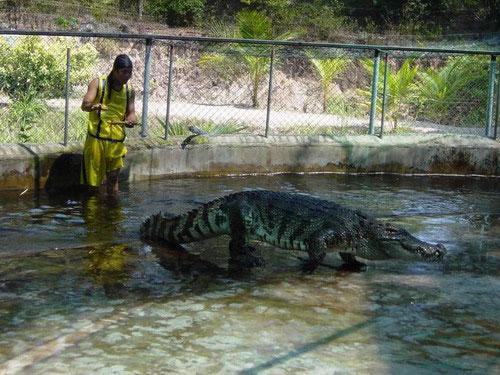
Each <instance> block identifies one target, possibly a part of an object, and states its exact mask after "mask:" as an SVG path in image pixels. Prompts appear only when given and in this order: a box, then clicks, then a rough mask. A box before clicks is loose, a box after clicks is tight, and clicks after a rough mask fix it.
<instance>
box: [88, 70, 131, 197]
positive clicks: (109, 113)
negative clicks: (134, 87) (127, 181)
mask: <svg viewBox="0 0 500 375" xmlns="http://www.w3.org/2000/svg"><path fill="white" fill-rule="evenodd" d="M108 90H109V88H108V86H107V82H106V77H105V76H104V77H101V78H100V79H99V87H98V90H97V96H96V100H95V102H94V104H97V103H101V104H102V105H103V106H105V107H107V108H106V110H99V111H92V112H90V113H89V118H88V121H87V138H86V139H85V145H84V146H83V164H82V173H81V183H82V184H85V185H90V186H96V187H97V186H100V185H101V184H102V183H103V181H104V180H105V178H106V173H107V172H111V171H114V170H116V169H120V168H122V167H123V158H124V157H125V154H126V153H127V148H126V147H125V145H124V143H123V141H125V136H126V135H125V129H124V126H123V125H120V124H114V123H113V122H116V121H118V122H119V121H123V120H124V119H125V114H126V112H127V107H128V101H129V88H128V85H123V87H122V89H121V90H120V91H115V90H112V93H111V99H110V98H108Z"/></svg>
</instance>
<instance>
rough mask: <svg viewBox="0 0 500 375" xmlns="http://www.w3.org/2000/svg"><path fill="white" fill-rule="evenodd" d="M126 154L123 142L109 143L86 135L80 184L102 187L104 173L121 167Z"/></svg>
mask: <svg viewBox="0 0 500 375" xmlns="http://www.w3.org/2000/svg"><path fill="white" fill-rule="evenodd" d="M126 153H127V148H126V147H125V145H124V144H123V142H116V143H115V142H109V141H105V140H101V139H97V138H94V137H92V136H90V135H87V139H86V140H85V145H84V146H83V165H82V173H81V178H80V182H81V183H82V184H84V185H89V186H95V187H98V186H100V185H102V183H103V182H104V180H105V179H106V173H108V172H111V171H114V170H116V169H120V168H122V167H123V165H124V163H123V158H124V156H125V155H126Z"/></svg>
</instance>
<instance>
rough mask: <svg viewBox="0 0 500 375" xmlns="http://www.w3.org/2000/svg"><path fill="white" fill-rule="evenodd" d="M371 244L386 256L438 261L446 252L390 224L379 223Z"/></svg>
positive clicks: (444, 249) (440, 247) (439, 246)
mask: <svg viewBox="0 0 500 375" xmlns="http://www.w3.org/2000/svg"><path fill="white" fill-rule="evenodd" d="M376 232H377V233H376V235H375V237H374V238H372V239H371V241H370V242H371V244H370V245H372V246H374V247H375V248H376V249H377V250H378V252H380V253H381V254H385V255H386V256H387V258H396V259H407V260H422V261H426V262H439V261H441V260H442V259H443V257H444V255H445V254H446V248H445V247H444V246H443V245H442V244H440V243H438V244H436V245H433V244H430V243H428V242H424V241H421V240H419V239H418V238H416V237H414V236H412V235H411V234H410V233H409V232H408V231H406V230H405V229H403V228H398V227H396V226H394V225H392V224H379V225H378V228H377V231H376Z"/></svg>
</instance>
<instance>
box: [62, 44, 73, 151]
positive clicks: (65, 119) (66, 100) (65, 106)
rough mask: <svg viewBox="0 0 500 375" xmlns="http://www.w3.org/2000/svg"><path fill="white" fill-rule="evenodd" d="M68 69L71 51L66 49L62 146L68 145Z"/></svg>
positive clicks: (69, 67)
mask: <svg viewBox="0 0 500 375" xmlns="http://www.w3.org/2000/svg"><path fill="white" fill-rule="evenodd" d="M70 69H71V50H70V49H69V48H67V49H66V82H65V85H64V95H65V102H64V140H63V144H64V146H66V145H67V144H68V125H69V124H68V121H69V86H70Z"/></svg>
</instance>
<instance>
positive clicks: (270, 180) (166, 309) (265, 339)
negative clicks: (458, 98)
mask: <svg viewBox="0 0 500 375" xmlns="http://www.w3.org/2000/svg"><path fill="white" fill-rule="evenodd" d="M251 188H266V189H273V190H280V191H290V192H303V193H309V194H312V195H315V196H318V197H321V198H324V199H329V200H334V201H337V202H338V203H341V204H345V205H349V206H351V207H356V208H361V209H363V210H364V211H366V212H368V213H370V214H372V215H375V216H377V217H379V218H381V219H382V220H387V221H391V222H393V223H396V224H398V225H402V226H404V227H405V228H406V229H408V230H409V231H410V232H412V233H413V234H414V235H416V236H417V237H419V238H421V239H423V240H426V241H429V242H433V243H435V242H442V243H443V244H444V245H445V246H446V247H447V248H448V251H449V254H448V255H447V257H446V259H445V261H444V263H443V264H424V263H418V262H399V261H383V262H368V269H367V271H366V272H363V273H347V272H343V271H339V270H337V269H335V268H336V267H338V266H339V265H340V260H339V259H338V258H337V257H336V256H335V255H334V254H331V255H328V257H327V258H326V260H325V262H324V263H325V265H324V266H322V267H320V268H319V269H318V270H317V271H316V272H315V273H314V274H312V275H304V274H301V272H300V271H299V267H300V261H299V260H298V259H297V258H296V255H297V256H303V255H304V254H301V253H296V254H295V253H290V252H287V251H284V250H279V249H275V248H273V247H271V246H267V245H259V246H258V249H259V250H258V251H259V253H260V255H261V256H262V257H263V258H264V259H265V261H266V266H265V267H263V268H261V269H255V270H252V271H249V272H246V273H244V274H242V273H235V272H232V271H231V270H229V269H228V267H227V256H228V254H227V238H218V239H215V240H210V241H204V242H201V243H196V244H191V245H189V247H188V249H189V250H190V251H191V255H189V256H186V255H182V254H179V253H178V252H176V251H174V250H173V249H167V248H164V247H160V246H154V245H151V244H145V243H142V242H141V241H140V240H139V239H138V233H137V232H138V227H139V224H140V223H141V221H142V220H143V219H144V218H145V217H146V216H148V215H150V214H151V213H155V212H157V211H158V210H160V209H161V210H167V211H169V212H173V213H177V212H182V211H185V210H187V209H190V208H193V207H195V206H197V205H199V204H201V203H204V202H206V201H208V200H211V199H213V198H215V197H218V196H220V195H223V194H227V193H230V192H235V191H241V190H243V189H251ZM123 189H124V191H123V192H121V194H120V199H119V202H118V203H116V204H110V203H109V202H106V201H105V200H104V199H102V198H89V199H85V200H79V199H77V198H74V197H56V198H54V197H50V198H49V197H46V196H44V195H41V196H36V197H33V196H27V194H24V195H22V196H19V193H14V192H12V193H2V194H0V236H1V237H2V240H1V242H0V258H1V262H0V373H6V374H7V373H21V374H23V373H25V374H33V373H36V374H88V373H95V374H157V373H229V374H231V373H247V374H260V373H262V374H285V373H314V374H332V373H367V374H387V373H394V374H404V373H408V374H414V373H418V374H426V373H460V372H468V373H477V374H485V373H491V374H493V373H499V372H500V362H499V358H500V325H499V318H498V316H499V314H498V311H499V310H500V302H499V298H498V296H499V292H500V279H499V269H500V268H499V265H500V260H499V257H500V236H499V235H500V203H499V202H500V201H499V197H500V194H499V190H498V179H485V178H462V177H453V178H443V177H404V176H399V177H398V176H338V175H288V176H248V177H235V178H229V177H225V178H211V179H178V180H173V179H170V180H162V181H154V182H150V183H141V184H136V185H134V186H128V187H127V186H124V187H123Z"/></svg>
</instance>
